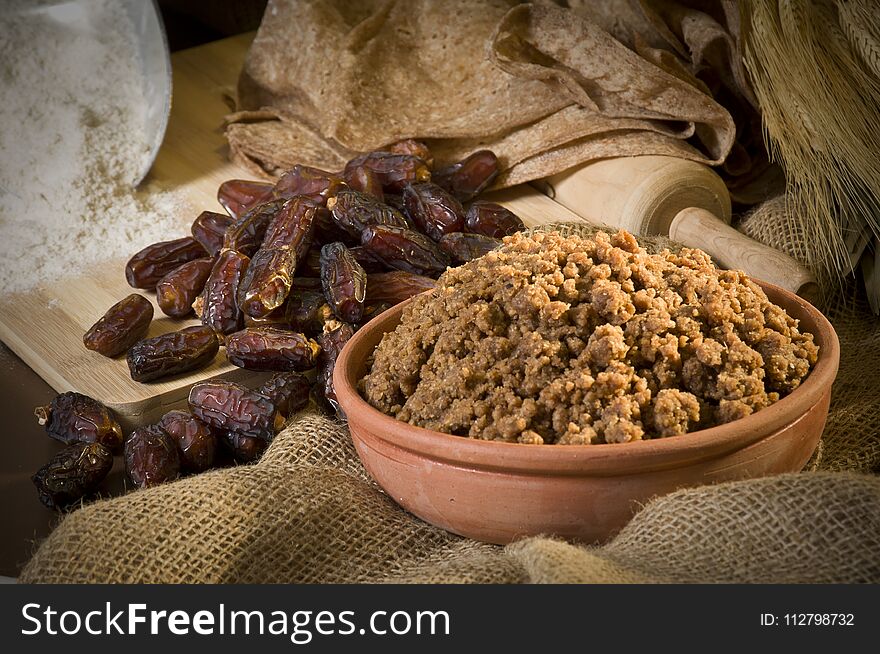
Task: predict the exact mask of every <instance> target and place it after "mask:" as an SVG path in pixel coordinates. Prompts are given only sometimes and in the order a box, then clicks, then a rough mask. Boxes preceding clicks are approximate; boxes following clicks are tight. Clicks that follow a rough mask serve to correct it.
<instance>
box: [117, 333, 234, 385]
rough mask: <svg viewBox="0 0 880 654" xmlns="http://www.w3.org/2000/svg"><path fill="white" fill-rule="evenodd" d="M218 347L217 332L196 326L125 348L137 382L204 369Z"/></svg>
mask: <svg viewBox="0 0 880 654" xmlns="http://www.w3.org/2000/svg"><path fill="white" fill-rule="evenodd" d="M219 349H220V341H218V340H217V334H215V333H214V330H212V329H211V328H210V327H203V326H201V325H197V326H195V327H187V328H185V329H181V330H180V331H177V332H171V333H169V334H162V335H161V336H155V337H153V338H147V339H145V340H143V341H141V342H140V343H138V344H137V345H135V346H134V347H133V348H131V349H130V350H129V351H128V369H129V371H130V372H131V378H132V379H133V380H135V381H137V382H148V381H153V380H156V379H161V378H162V377H168V376H169V375H176V374H179V373H182V372H187V371H189V370H195V369H197V368H203V367H204V366H206V365H208V364H209V363H211V361H213V360H214V357H215V356H216V355H217V351H218V350H219Z"/></svg>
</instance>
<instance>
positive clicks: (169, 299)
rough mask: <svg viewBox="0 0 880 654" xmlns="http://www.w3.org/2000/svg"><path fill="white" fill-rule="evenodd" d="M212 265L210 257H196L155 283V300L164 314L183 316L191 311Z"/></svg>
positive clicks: (173, 316)
mask: <svg viewBox="0 0 880 654" xmlns="http://www.w3.org/2000/svg"><path fill="white" fill-rule="evenodd" d="M213 267H214V260H213V259H210V258H204V259H196V260H195V261H190V262H189V263H185V264H183V265H182V266H180V267H179V268H175V269H174V270H172V271H171V272H170V273H168V274H167V275H165V276H164V277H163V278H162V279H160V280H159V283H158V284H156V302H157V303H158V304H159V308H160V309H161V310H162V313H164V314H165V315H166V316H171V317H172V318H183V317H184V316H187V315H189V314H190V313H192V305H193V302H195V301H196V298H197V297H198V296H199V295H201V293H202V290H203V289H204V288H205V282H207V281H208V277H209V276H210V274H211V269H212V268H213Z"/></svg>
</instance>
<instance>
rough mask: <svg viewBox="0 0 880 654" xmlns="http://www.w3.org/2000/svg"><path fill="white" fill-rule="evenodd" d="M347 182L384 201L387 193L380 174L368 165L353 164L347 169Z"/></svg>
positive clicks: (357, 189)
mask: <svg viewBox="0 0 880 654" xmlns="http://www.w3.org/2000/svg"><path fill="white" fill-rule="evenodd" d="M344 175H345V183H346V184H347V185H348V187H349V188H353V189H354V190H355V191H360V192H361V193H366V194H367V195H372V196H373V197H374V198H376V199H377V200H379V201H380V202H382V201H383V200H384V199H385V194H384V193H383V191H382V182H381V181H380V180H379V176H378V175H377V174H376V173H374V172H373V171H372V170H370V169H369V168H367V167H366V166H353V167H352V168H347V169H346V170H345V173H344Z"/></svg>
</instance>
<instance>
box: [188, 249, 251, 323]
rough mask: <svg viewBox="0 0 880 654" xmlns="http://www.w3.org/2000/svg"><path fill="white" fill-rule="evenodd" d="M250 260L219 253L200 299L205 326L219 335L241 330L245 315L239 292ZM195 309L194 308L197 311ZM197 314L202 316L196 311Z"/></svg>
mask: <svg viewBox="0 0 880 654" xmlns="http://www.w3.org/2000/svg"><path fill="white" fill-rule="evenodd" d="M249 264H250V259H248V258H247V257H246V256H245V255H243V254H241V253H240V252H236V251H235V250H226V251H224V252H221V253H220V256H219V257H217V261H216V262H215V263H214V267H213V268H212V269H211V274H210V275H209V276H208V281H207V282H205V288H204V290H203V291H202V294H201V296H200V303H201V313H200V315H199V317H200V318H201V319H202V324H203V325H205V326H207V327H210V328H211V329H213V330H214V331H215V332H217V333H218V334H231V333H232V332H237V331H238V330H239V329H241V325H242V314H241V310H240V309H239V307H238V299H237V296H238V288H239V286H241V280H242V277H243V276H244V274H245V273H246V272H247V269H248V265H249ZM194 308H195V307H194ZM197 313H199V312H198V311H197Z"/></svg>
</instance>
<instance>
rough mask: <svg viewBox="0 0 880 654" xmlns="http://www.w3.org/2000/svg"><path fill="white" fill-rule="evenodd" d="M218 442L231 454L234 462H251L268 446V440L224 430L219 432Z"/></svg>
mask: <svg viewBox="0 0 880 654" xmlns="http://www.w3.org/2000/svg"><path fill="white" fill-rule="evenodd" d="M220 442H221V443H223V445H224V447H226V449H227V450H229V452H230V453H231V454H232V458H233V459H235V461H236V463H253V462H254V461H259V459H260V457H261V456H263V453H264V452H265V451H266V448H267V447H269V441H267V440H265V439H263V438H257V437H256V436H246V435H244V434H239V433H237V432H234V431H225V432H222V433H221V434H220Z"/></svg>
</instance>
